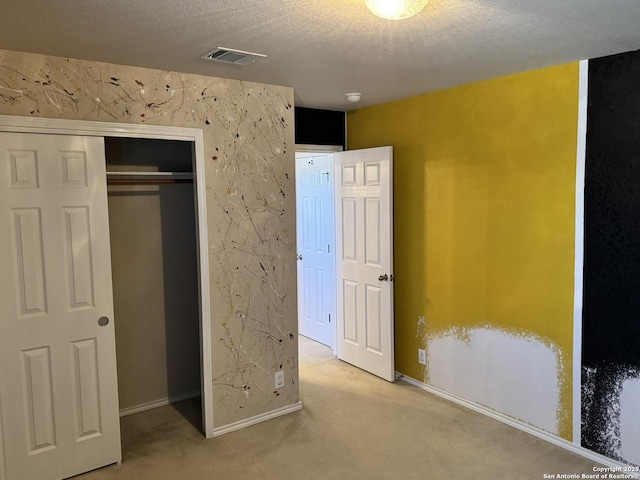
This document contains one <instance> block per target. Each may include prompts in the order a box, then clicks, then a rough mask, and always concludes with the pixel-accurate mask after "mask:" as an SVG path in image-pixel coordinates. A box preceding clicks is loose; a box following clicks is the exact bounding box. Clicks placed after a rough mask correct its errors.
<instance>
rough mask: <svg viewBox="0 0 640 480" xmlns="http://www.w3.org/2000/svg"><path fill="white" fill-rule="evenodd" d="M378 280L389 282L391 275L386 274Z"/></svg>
mask: <svg viewBox="0 0 640 480" xmlns="http://www.w3.org/2000/svg"><path fill="white" fill-rule="evenodd" d="M378 280H380V281H381V282H386V281H387V280H389V275H387V274H386V273H385V274H384V275H380V276H379V277H378Z"/></svg>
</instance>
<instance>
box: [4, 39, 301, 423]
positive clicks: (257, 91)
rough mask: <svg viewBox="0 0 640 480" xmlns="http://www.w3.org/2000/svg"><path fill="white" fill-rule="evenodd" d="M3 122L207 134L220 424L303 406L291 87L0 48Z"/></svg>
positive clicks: (217, 420)
mask: <svg viewBox="0 0 640 480" xmlns="http://www.w3.org/2000/svg"><path fill="white" fill-rule="evenodd" d="M0 114H5V115H21V116H38V117H49V118H64V119H78V120H97V121H107V122H108V121H113V122H123V123H133V124H140V123H146V124H153V125H171V126H179V127H190V128H201V129H202V130H203V132H204V140H205V162H206V163H205V172H206V173H205V175H206V179H205V180H206V185H207V192H206V193H207V217H208V218H207V229H208V234H209V267H210V282H211V289H210V290H211V306H210V307H211V308H210V309H211V315H212V350H213V354H212V359H211V361H212V368H213V396H214V398H213V403H214V405H213V407H214V426H215V427H221V426H224V425H227V424H229V423H232V422H235V421H238V420H242V419H245V418H248V417H251V416H254V415H258V414H260V413H264V412H268V411H271V410H274V409H277V408H281V407H284V406H287V405H290V404H293V403H296V402H297V401H298V398H299V396H298V393H299V392H298V365H297V320H296V285H295V280H296V273H295V272H296V270H295V267H296V265H295V194H294V151H293V147H294V130H293V128H294V122H293V90H292V89H291V88H287V87H277V86H271V85H262V84H257V83H248V82H239V81H235V80H227V79H221V78H215V77H206V76H200V75H190V74H183V73H175V72H166V71H158V70H151V69H143V68H135V67H127V66H119V65H110V64H103V63H96V62H88V61H83V60H75V59H67V58H56V57H46V56H41V55H33V54H25V53H18V52H9V51H1V50H0ZM280 369H283V370H284V372H285V378H286V382H285V383H286V386H285V387H284V388H283V389H281V390H279V391H277V392H274V388H273V374H274V372H275V371H277V370H280Z"/></svg>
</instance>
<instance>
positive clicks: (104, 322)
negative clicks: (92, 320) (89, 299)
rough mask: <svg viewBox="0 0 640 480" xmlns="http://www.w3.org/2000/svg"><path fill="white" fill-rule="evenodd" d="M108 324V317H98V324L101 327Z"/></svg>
mask: <svg viewBox="0 0 640 480" xmlns="http://www.w3.org/2000/svg"><path fill="white" fill-rule="evenodd" d="M108 324H109V317H100V318H99V319H98V325H100V326H101V327H104V326H106V325H108Z"/></svg>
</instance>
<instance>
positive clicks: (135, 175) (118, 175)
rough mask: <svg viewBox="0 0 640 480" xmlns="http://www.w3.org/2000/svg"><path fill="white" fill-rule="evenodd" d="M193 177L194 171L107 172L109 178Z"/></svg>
mask: <svg viewBox="0 0 640 480" xmlns="http://www.w3.org/2000/svg"><path fill="white" fill-rule="evenodd" d="M109 177H111V178H190V179H192V178H193V173H192V172H107V178H109Z"/></svg>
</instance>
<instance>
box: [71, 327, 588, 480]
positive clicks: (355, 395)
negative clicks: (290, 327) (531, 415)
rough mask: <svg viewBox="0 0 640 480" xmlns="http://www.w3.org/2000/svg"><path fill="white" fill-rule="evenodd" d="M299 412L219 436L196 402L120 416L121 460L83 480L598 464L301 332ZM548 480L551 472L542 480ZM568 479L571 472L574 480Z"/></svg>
mask: <svg viewBox="0 0 640 480" xmlns="http://www.w3.org/2000/svg"><path fill="white" fill-rule="evenodd" d="M300 396H301V401H302V403H303V405H304V408H303V409H302V410H301V411H299V412H295V413H291V414H288V415H285V416H282V417H279V418H276V419H274V420H270V421H267V422H264V423H261V424H258V425H254V426H252V427H248V428H245V429H243V430H240V431H236V432H233V433H229V434H227V435H223V436H221V437H217V438H215V439H211V440H206V439H205V438H204V437H203V435H202V433H201V427H200V405H199V402H198V399H194V400H186V401H184V402H179V403H176V404H173V405H169V406H166V407H160V408H156V409H153V410H148V411H146V412H142V413H138V414H135V415H130V416H127V417H124V418H122V444H123V462H122V465H120V466H117V465H112V466H109V467H105V468H102V469H99V470H95V471H93V472H89V473H86V474H84V475H80V476H78V477H75V478H77V479H81V480H121V479H127V480H129V479H132V480H134V479H135V480H165V479H166V480H168V479H179V480H182V479H185V480H191V479H193V480H200V479H203V480H204V479H227V478H228V479H234V480H245V479H247V480H248V479H252V480H254V479H261V480H271V479H273V480H275V479H287V480H307V479H308V480H316V479H317V480H319V479H322V480H326V479H336V480H343V479H344V480H350V479H367V480H378V479H379V480H392V479H394V480H395V479H398V480H400V479H408V480H412V479H416V480H417V479H420V480H424V479H429V480H435V479H445V480H448V479H474V480H485V479H486V480H489V479H491V480H495V479H509V480H529V479H531V480H533V479H543V478H545V477H544V475H545V474H548V475H556V478H558V477H557V475H558V474H578V475H580V476H581V474H592V473H593V467H594V466H596V465H597V464H595V463H593V462H592V461H590V460H587V459H585V458H583V457H581V456H579V455H576V454H573V453H571V452H568V451H566V450H564V449H562V448H560V447H557V446H554V445H552V444H550V443H547V442H545V441H543V440H540V439H538V438H536V437H533V436H531V435H529V434H527V433H524V432H522V431H520V430H517V429H515V428H512V427H510V426H508V425H505V424H503V423H501V422H498V421H496V420H493V419H491V418H488V417H486V416H484V415H481V414H478V413H475V412H472V411H470V410H468V409H465V408H464V407H461V406H458V405H456V404H452V403H451V402H449V401H447V400H444V399H441V398H439V397H437V396H434V395H431V394H429V393H426V392H424V391H422V390H420V389H418V388H415V387H413V386H411V385H408V384H406V383H404V382H401V381H397V382H395V383H388V382H385V381H384V380H380V379H378V378H377V377H374V376H373V375H370V374H367V373H366V372H363V371H362V370H359V369H357V368H355V367H353V366H350V365H348V364H346V363H343V362H341V361H339V360H337V359H336V358H335V357H333V355H332V354H331V351H330V350H329V349H328V348H327V347H325V346H323V345H320V344H317V343H315V342H312V341H310V340H307V339H305V338H304V337H301V340H300ZM546 478H552V477H546ZM569 478H571V477H569Z"/></svg>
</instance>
